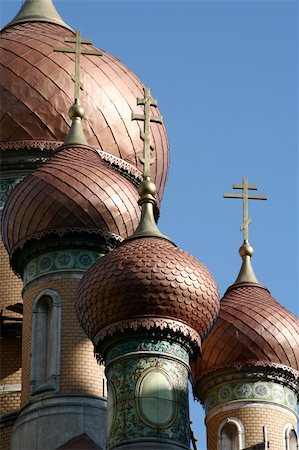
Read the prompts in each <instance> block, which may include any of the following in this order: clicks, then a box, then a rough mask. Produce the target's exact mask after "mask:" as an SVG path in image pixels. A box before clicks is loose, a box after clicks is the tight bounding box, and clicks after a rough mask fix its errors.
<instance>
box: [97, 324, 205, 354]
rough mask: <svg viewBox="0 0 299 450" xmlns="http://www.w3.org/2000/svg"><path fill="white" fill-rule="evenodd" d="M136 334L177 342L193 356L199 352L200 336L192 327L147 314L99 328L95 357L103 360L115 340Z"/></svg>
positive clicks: (134, 336)
mask: <svg viewBox="0 0 299 450" xmlns="http://www.w3.org/2000/svg"><path fill="white" fill-rule="evenodd" d="M137 336H139V337H142V336H143V337H146V338H148V337H149V336H151V337H152V338H153V339H167V341H169V342H177V343H179V344H181V345H182V346H183V347H185V348H186V350H187V352H188V353H189V354H192V355H193V358H196V357H198V356H199V355H200V354H201V338H200V335H199V334H198V333H197V332H196V331H195V330H194V329H192V328H191V327H189V326H188V325H186V324H185V323H183V322H180V321H178V320H173V319H170V318H161V317H153V316H148V317H142V318H136V319H134V318H132V319H129V320H125V321H120V322H116V323H113V324H112V325H109V326H107V327H106V328H104V329H102V330H100V331H99V332H98V333H97V334H96V336H95V338H94V340H93V344H94V351H95V354H96V357H97V359H98V360H100V361H101V362H104V361H105V356H106V353H107V351H108V350H109V348H110V347H111V346H113V345H114V344H115V343H116V342H119V341H122V340H123V339H130V338H134V339H135V338H136V337H137Z"/></svg>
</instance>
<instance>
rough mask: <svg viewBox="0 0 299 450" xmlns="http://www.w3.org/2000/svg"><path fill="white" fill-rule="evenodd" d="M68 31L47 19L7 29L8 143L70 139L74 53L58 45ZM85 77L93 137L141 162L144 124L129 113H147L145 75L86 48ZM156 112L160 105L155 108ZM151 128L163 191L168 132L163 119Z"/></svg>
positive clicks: (1, 123)
mask: <svg viewBox="0 0 299 450" xmlns="http://www.w3.org/2000/svg"><path fill="white" fill-rule="evenodd" d="M70 35H73V33H72V32H71V31H69V30H67V29H66V28H63V27H62V26H59V25H55V24H51V23H46V22H28V23H22V24H16V25H14V26H11V27H9V28H7V29H5V30H4V31H3V32H2V33H1V39H0V64H1V65H0V68H1V79H0V96H1V119H0V141H1V142H2V143H3V145H4V146H7V141H14V142H15V141H17V142H18V141H20V142H24V141H28V140H31V141H32V143H33V144H34V146H36V145H38V142H40V146H41V148H42V147H43V142H44V141H53V142H57V141H59V142H63V141H64V138H65V135H66V133H67V131H68V129H69V125H70V122H71V121H70V119H69V117H68V110H69V108H70V106H71V105H72V103H73V90H74V86H73V81H72V79H71V74H72V73H73V72H74V56H73V54H65V53H59V52H54V50H53V48H54V47H57V46H61V45H62V46H72V44H67V43H65V42H64V38H65V37H66V36H70ZM83 46H84V45H83ZM92 48H95V47H92ZM81 79H82V82H83V86H84V89H83V91H82V93H81V97H80V101H81V104H82V105H83V107H84V109H85V112H86V118H85V119H84V120H83V122H82V125H83V129H84V132H85V135H86V138H87V141H88V144H89V145H90V146H93V147H98V148H101V149H102V150H104V151H106V152H109V153H111V154H113V155H116V156H117V157H120V158H122V159H123V160H125V161H128V162H129V163H131V164H132V165H134V166H135V167H138V168H139V169H140V168H141V165H140V162H139V159H138V155H139V153H140V152H141V151H142V140H141V139H140V130H141V127H142V124H140V123H139V122H138V121H132V120H131V113H132V111H133V110H134V112H136V113H142V107H141V106H137V104H136V102H137V100H136V99H137V97H141V96H142V93H143V85H142V83H141V82H140V80H139V79H138V78H137V77H136V76H135V75H134V74H133V72H131V71H130V70H129V69H128V68H127V67H126V66H125V65H124V64H122V63H121V62H120V61H119V60H118V59H116V58H114V57H113V56H111V55H109V54H108V53H106V52H104V51H103V56H101V57H100V56H90V55H82V56H81ZM152 114H153V115H159V114H160V112H159V110H158V109H157V108H152ZM151 133H152V140H153V144H154V145H155V150H154V154H155V156H156V162H155V163H154V165H153V166H152V173H153V179H154V181H155V183H156V185H157V190H158V195H159V198H161V197H162V193H163V190H164V186H165V182H166V177H167V172H168V164H169V146H168V139H167V134H166V130H165V127H164V126H161V125H159V124H156V123H152V124H151ZM1 142H0V148H1Z"/></svg>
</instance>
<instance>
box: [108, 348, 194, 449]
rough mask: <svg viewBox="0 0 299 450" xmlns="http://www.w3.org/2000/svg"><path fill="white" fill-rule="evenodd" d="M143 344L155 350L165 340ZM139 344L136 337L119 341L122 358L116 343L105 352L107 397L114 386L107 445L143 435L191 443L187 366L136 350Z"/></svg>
mask: <svg viewBox="0 0 299 450" xmlns="http://www.w3.org/2000/svg"><path fill="white" fill-rule="evenodd" d="M144 344H145V347H146V349H147V351H148V350H149V347H152V348H154V351H155V352H156V351H157V349H158V348H160V349H161V348H163V346H164V344H165V342H164V341H160V342H158V341H157V342H156V345H155V343H154V341H152V340H149V339H148V340H147V342H144ZM167 344H168V343H167ZM170 345H173V346H174V347H175V345H174V344H170ZM140 346H141V342H139V343H138V342H137V341H132V342H127V343H125V344H117V345H116V348H117V349H118V350H119V351H120V353H121V354H122V356H123V357H121V358H119V359H114V358H115V357H116V355H117V350H115V348H112V349H111V350H110V351H109V353H108V356H107V359H108V360H109V361H111V362H110V364H109V365H107V366H106V367H107V368H106V376H107V379H108V389H109V392H108V398H109V394H110V392H112V391H113V394H112V396H111V397H112V398H111V399H110V400H109V407H108V423H109V427H110V433H109V435H108V445H107V448H111V447H114V446H115V445H118V444H120V443H123V442H124V441H126V440H127V439H134V438H142V437H144V438H149V437H150V438H160V439H166V440H171V441H175V442H178V443H180V445H183V446H184V445H185V446H186V447H188V445H189V440H190V431H189V430H190V428H189V424H190V421H189V407H188V372H189V370H188V367H187V366H186V365H185V364H184V363H183V362H182V361H179V360H178V359H177V358H176V359H173V358H170V357H167V358H165V356H164V357H163V355H155V356H150V355H148V356H145V355H144V354H140V353H135V352H136V351H137V352H139V351H140V350H137V349H138V348H140ZM130 348H131V349H132V350H131V352H130V350H129V349H130ZM168 350H169V348H168ZM184 352H185V350H184V349H182V353H183V354H184ZM175 353H178V349H176V352H175ZM169 354H170V352H169ZM119 356H120V355H119ZM112 403H113V404H112ZM188 448H189V447H188Z"/></svg>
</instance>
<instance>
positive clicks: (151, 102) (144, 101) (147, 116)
mask: <svg viewBox="0 0 299 450" xmlns="http://www.w3.org/2000/svg"><path fill="white" fill-rule="evenodd" d="M143 90H144V98H137V105H144V114H135V113H132V120H143V121H144V125H143V132H142V131H141V132H140V138H141V139H142V140H143V155H142V156H139V160H140V162H141V163H142V164H143V178H144V179H145V178H147V177H150V176H151V165H152V164H153V162H154V161H155V158H154V157H152V156H151V152H150V151H151V149H153V148H154V146H153V145H152V143H151V139H150V122H156V123H162V122H163V118H162V116H152V115H151V106H154V107H157V106H158V102H157V100H155V99H153V98H152V97H151V90H150V88H146V87H145V88H143Z"/></svg>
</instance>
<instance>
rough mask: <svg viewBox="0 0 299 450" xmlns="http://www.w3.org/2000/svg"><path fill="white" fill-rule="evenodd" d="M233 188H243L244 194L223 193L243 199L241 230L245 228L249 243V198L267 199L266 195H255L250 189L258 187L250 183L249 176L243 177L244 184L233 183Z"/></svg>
mask: <svg viewBox="0 0 299 450" xmlns="http://www.w3.org/2000/svg"><path fill="white" fill-rule="evenodd" d="M233 189H242V191H243V193H242V194H223V197H225V198H241V199H242V200H243V223H242V224H241V231H242V230H243V238H244V242H246V243H248V242H249V240H248V225H249V224H250V223H251V218H250V217H249V216H248V200H267V196H266V195H253V194H249V193H248V191H256V190H257V187H256V186H255V185H253V184H251V185H249V184H248V180H247V178H244V177H243V179H242V184H233Z"/></svg>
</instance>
